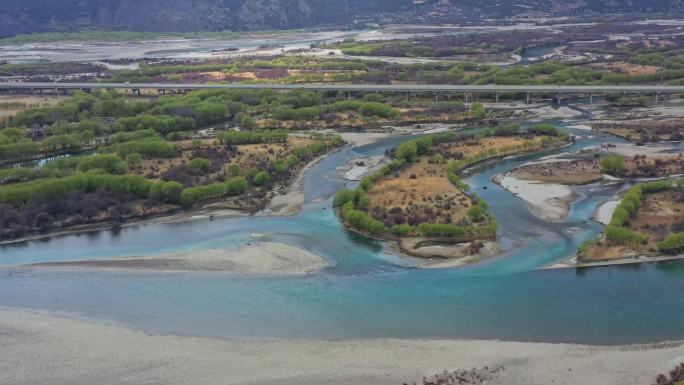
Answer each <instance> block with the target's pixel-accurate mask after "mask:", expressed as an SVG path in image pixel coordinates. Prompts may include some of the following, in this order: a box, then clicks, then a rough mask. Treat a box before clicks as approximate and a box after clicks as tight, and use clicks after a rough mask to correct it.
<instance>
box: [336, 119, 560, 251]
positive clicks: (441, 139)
mask: <svg viewBox="0 0 684 385" xmlns="http://www.w3.org/2000/svg"><path fill="white" fill-rule="evenodd" d="M571 140H572V139H571V137H570V136H569V135H567V134H565V133H563V132H562V131H559V130H557V129H556V128H555V127H553V126H551V125H538V126H535V127H534V128H532V129H530V130H526V131H522V130H521V129H520V126H519V125H517V124H510V125H506V126H502V127H498V128H494V129H490V130H487V131H485V132H484V133H479V134H469V135H464V134H461V135H459V134H457V133H454V132H447V133H440V134H434V135H428V136H424V137H422V138H420V139H415V140H411V141H408V142H405V143H402V144H401V145H399V146H398V147H397V148H396V149H395V150H394V151H393V153H392V154H391V155H392V156H393V157H394V160H393V161H392V162H391V163H390V164H389V165H386V166H384V167H382V168H381V169H380V170H379V171H378V172H376V173H374V174H372V175H370V176H367V177H365V178H363V179H362V180H361V182H360V183H359V186H358V187H357V188H355V189H354V190H348V189H346V190H342V191H340V192H338V193H337V194H336V196H335V199H334V206H335V207H336V208H337V209H338V213H339V217H340V219H341V220H342V221H343V222H344V223H345V224H346V225H347V226H349V227H351V228H352V229H355V230H359V231H361V232H364V233H367V234H370V235H372V236H373V237H377V238H383V239H400V238H402V237H428V238H433V239H437V240H439V239H442V240H445V241H449V242H455V241H456V242H470V241H475V240H492V239H495V238H496V234H497V224H496V220H495V218H494V217H493V216H492V214H491V213H490V212H489V210H488V205H487V203H486V202H485V201H483V200H482V199H481V198H479V197H478V196H477V194H475V193H474V192H471V191H470V188H469V186H468V185H467V184H466V183H464V182H463V181H462V180H461V179H460V177H459V172H460V171H462V170H463V169H465V168H466V167H468V166H471V165H473V164H476V163H478V162H482V161H485V160H488V159H493V158H497V157H503V156H508V155H513V154H520V153H525V152H531V151H536V150H540V149H547V148H551V147H556V146H562V145H565V144H567V143H569V142H570V141H571Z"/></svg>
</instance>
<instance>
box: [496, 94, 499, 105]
mask: <svg viewBox="0 0 684 385" xmlns="http://www.w3.org/2000/svg"><path fill="white" fill-rule="evenodd" d="M496 102H497V103H499V91H496Z"/></svg>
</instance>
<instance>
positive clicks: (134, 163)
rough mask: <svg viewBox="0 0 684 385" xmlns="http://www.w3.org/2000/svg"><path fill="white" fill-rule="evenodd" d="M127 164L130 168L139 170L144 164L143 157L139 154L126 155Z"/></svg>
mask: <svg viewBox="0 0 684 385" xmlns="http://www.w3.org/2000/svg"><path fill="white" fill-rule="evenodd" d="M126 163H127V164H128V167H130V168H138V167H140V165H141V164H142V155H140V154H138V153H137V152H133V153H130V154H128V155H126Z"/></svg>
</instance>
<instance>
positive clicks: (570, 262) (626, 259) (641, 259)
mask: <svg viewBox="0 0 684 385" xmlns="http://www.w3.org/2000/svg"><path fill="white" fill-rule="evenodd" d="M679 259H684V254H680V255H625V256H623V258H620V259H613V260H610V261H596V262H580V261H579V260H578V259H577V257H572V258H569V259H566V260H564V261H560V262H557V263H554V264H552V265H549V266H545V267H543V268H542V270H545V269H568V268H573V269H574V268H577V267H599V266H615V265H634V264H637V263H649V262H663V261H675V260H679Z"/></svg>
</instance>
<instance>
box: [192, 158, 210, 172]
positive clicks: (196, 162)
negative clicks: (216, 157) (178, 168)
mask: <svg viewBox="0 0 684 385" xmlns="http://www.w3.org/2000/svg"><path fill="white" fill-rule="evenodd" d="M209 167H211V162H210V161H209V160H208V159H204V158H195V159H193V160H191V161H190V168H191V169H193V170H194V171H195V172H207V171H209Z"/></svg>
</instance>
